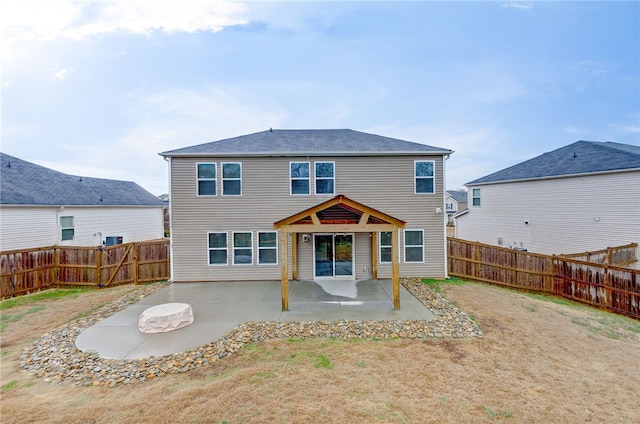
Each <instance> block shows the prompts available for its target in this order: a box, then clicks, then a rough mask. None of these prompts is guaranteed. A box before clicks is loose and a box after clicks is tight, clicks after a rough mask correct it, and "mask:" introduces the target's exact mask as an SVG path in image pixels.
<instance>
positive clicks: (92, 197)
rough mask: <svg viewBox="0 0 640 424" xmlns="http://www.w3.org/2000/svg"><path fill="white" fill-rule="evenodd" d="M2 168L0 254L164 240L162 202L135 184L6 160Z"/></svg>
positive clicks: (3, 159) (20, 161)
mask: <svg viewBox="0 0 640 424" xmlns="http://www.w3.org/2000/svg"><path fill="white" fill-rule="evenodd" d="M2 162H3V163H2V169H1V172H2V181H0V185H1V187H2V194H1V198H0V251H9V250H19V249H29V248H36V247H45V246H54V245H60V246H99V245H101V244H103V243H105V242H106V240H107V238H108V237H122V242H123V243H128V242H138V241H146V240H154V239H160V238H163V237H164V204H163V202H162V201H160V200H159V199H157V198H156V197H155V196H153V195H152V194H151V193H149V192H147V191H145V190H143V189H142V188H141V187H140V186H138V185H137V184H135V183H131V182H127V181H116V180H104V179H94V178H87V177H77V176H71V175H67V174H62V173H60V172H57V171H53V170H50V169H47V168H44V167H41V166H39V165H35V164H32V163H29V162H26V161H23V160H21V159H18V158H15V157H12V156H9V155H6V154H2ZM7 164H10V166H9V167H8V166H7ZM43 186H46V187H47V190H42V187H43Z"/></svg>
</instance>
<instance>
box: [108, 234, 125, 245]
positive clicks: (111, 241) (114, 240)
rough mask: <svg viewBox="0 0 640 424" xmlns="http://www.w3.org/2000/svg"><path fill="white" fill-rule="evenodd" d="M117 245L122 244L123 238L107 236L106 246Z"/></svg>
mask: <svg viewBox="0 0 640 424" xmlns="http://www.w3.org/2000/svg"><path fill="white" fill-rule="evenodd" d="M116 244H122V236H107V237H106V238H105V241H104V245H105V246H115V245H116Z"/></svg>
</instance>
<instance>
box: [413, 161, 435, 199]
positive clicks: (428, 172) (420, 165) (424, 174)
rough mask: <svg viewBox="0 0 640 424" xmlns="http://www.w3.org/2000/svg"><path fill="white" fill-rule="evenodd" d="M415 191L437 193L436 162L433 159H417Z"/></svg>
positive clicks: (415, 163) (415, 165) (415, 164)
mask: <svg viewBox="0 0 640 424" xmlns="http://www.w3.org/2000/svg"><path fill="white" fill-rule="evenodd" d="M414 168H415V178H416V181H415V192H416V194H417V193H431V194H432V193H435V187H436V178H435V172H434V170H435V162H434V161H432V160H423V161H418V160H417V161H415V162H414Z"/></svg>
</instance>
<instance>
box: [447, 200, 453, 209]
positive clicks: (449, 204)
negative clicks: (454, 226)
mask: <svg viewBox="0 0 640 424" xmlns="http://www.w3.org/2000/svg"><path fill="white" fill-rule="evenodd" d="M446 207H447V210H448V211H452V210H453V203H449V202H447V206H446Z"/></svg>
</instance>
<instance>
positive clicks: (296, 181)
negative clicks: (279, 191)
mask: <svg viewBox="0 0 640 424" xmlns="http://www.w3.org/2000/svg"><path fill="white" fill-rule="evenodd" d="M289 177H290V179H291V194H307V195H308V194H309V162H291V163H289Z"/></svg>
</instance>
